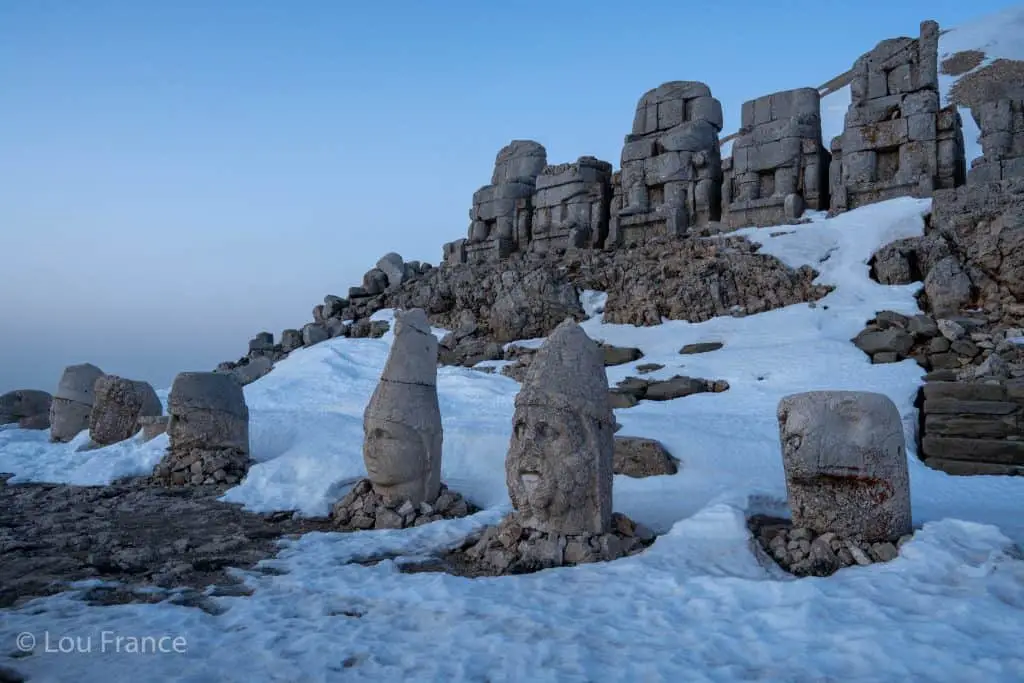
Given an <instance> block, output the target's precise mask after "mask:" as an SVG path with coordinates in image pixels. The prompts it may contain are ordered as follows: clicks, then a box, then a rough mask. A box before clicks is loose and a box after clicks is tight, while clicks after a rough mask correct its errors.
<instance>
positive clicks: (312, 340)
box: [302, 323, 331, 346]
mask: <svg viewBox="0 0 1024 683" xmlns="http://www.w3.org/2000/svg"><path fill="white" fill-rule="evenodd" d="M330 338H331V335H330V334H329V333H328V332H327V327H326V326H325V325H324V324H323V323H307V324H306V325H304V326H303V327H302V345H303V346H313V345H314V344H319V343H320V342H324V341H327V340H328V339H330Z"/></svg>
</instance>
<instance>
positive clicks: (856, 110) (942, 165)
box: [829, 21, 965, 212]
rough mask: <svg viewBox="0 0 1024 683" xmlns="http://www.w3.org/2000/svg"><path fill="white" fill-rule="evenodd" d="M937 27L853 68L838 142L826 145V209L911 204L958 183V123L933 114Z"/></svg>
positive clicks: (947, 114) (943, 113)
mask: <svg viewBox="0 0 1024 683" xmlns="http://www.w3.org/2000/svg"><path fill="white" fill-rule="evenodd" d="M938 40H939V25H938V24H937V23H935V22H934V21H925V22H922V23H921V33H920V36H919V37H918V38H917V39H912V38H907V37H901V38H890V39H888V40H883V41H882V42H880V43H879V44H878V45H877V46H876V47H875V48H874V49H873V50H871V51H870V52H868V53H866V54H864V55H862V56H861V57H860V58H859V59H858V60H857V61H856V62H855V64H854V68H853V71H854V75H853V79H852V81H851V83H850V99H851V101H850V108H849V109H848V110H847V113H846V120H845V125H844V129H843V134H842V135H841V136H839V137H837V138H835V139H834V140H832V145H831V149H832V164H831V168H830V174H829V175H830V178H829V183H830V189H831V195H832V197H831V209H832V211H833V212H840V211H846V210H848V209H854V208H857V207H858V206H863V205H865V204H871V203H874V202H879V201H884V200H886V199H892V198H894V197H901V196H912V197H928V196H931V194H932V192H933V191H935V190H937V189H943V188H952V187H956V186H957V185H960V184H962V183H963V177H964V172H965V169H964V161H963V160H964V152H963V134H962V132H961V130H960V115H959V114H958V113H957V110H956V107H955V106H952V105H951V106H948V107H945V108H940V106H939V105H940V102H939V99H940V98H939V89H938Z"/></svg>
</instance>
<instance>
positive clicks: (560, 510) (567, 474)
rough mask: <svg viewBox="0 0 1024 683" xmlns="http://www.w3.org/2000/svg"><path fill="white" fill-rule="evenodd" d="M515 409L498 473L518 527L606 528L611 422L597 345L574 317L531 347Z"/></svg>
mask: <svg viewBox="0 0 1024 683" xmlns="http://www.w3.org/2000/svg"><path fill="white" fill-rule="evenodd" d="M515 406H516V408H515V415H514V417H513V433H512V438H511V440H510V443H509V450H508V455H507V457H506V460H505V477H506V483H507V484H508V489H509V496H510V497H511V499H512V504H513V506H514V507H515V509H516V511H517V514H518V515H519V516H520V517H521V518H522V519H523V520H524V522H523V523H524V526H527V527H529V528H533V529H537V530H539V531H542V532H546V533H552V534H580V533H584V532H588V533H597V534H603V533H607V532H608V531H609V530H610V524H611V515H612V471H613V462H614V450H615V448H614V441H613V426H614V424H615V419H614V416H613V414H612V409H611V406H610V405H609V402H608V380H607V378H606V376H605V371H604V358H603V354H602V353H601V349H600V348H599V347H598V345H597V344H596V343H595V342H594V341H593V340H592V339H590V338H589V337H588V336H587V335H586V333H585V332H584V331H583V329H582V328H580V327H579V326H578V325H577V324H576V323H575V322H573V321H571V320H566V321H565V322H563V323H562V324H560V325H559V326H558V327H557V328H556V329H555V331H554V332H553V333H552V334H551V335H550V336H549V337H548V339H547V340H546V341H545V342H544V345H543V346H541V348H540V349H539V350H538V351H537V353H536V355H535V356H534V359H533V362H532V363H531V364H530V366H529V368H528V369H527V372H526V377H525V379H524V382H523V386H522V389H521V390H520V391H519V394H518V395H517V396H516V400H515Z"/></svg>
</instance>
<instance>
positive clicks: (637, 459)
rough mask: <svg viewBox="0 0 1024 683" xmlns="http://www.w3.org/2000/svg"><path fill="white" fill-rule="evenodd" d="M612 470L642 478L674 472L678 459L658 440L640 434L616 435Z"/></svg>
mask: <svg viewBox="0 0 1024 683" xmlns="http://www.w3.org/2000/svg"><path fill="white" fill-rule="evenodd" d="M613 470H614V472H615V474H624V475H626V476H627V477H634V478H637V479H639V478H642V477H654V476H658V475H666V474H675V473H676V472H678V471H679V467H678V461H677V460H676V459H675V458H673V457H672V455H671V454H670V453H669V452H668V451H667V450H666V449H665V446H664V445H662V443H661V442H660V441H656V440H654V439H645V438H643V437H640V436H616V437H615V457H614V464H613Z"/></svg>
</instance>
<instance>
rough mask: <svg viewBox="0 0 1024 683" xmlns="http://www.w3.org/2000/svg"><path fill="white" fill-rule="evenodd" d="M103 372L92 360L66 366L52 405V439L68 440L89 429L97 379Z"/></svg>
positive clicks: (55, 440)
mask: <svg viewBox="0 0 1024 683" xmlns="http://www.w3.org/2000/svg"><path fill="white" fill-rule="evenodd" d="M101 377H103V371H102V370H100V369H99V368H98V367H96V366H95V365H92V364H90V363H82V364H79V365H69V366H68V367H66V368H64V373H63V374H62V375H61V378H60V382H59V383H58V384H57V391H56V392H54V394H53V402H52V404H51V405H50V440H51V441H54V442H58V443H66V442H68V441H71V440H72V439H74V438H75V437H76V436H78V434H80V433H81V432H83V431H85V430H86V429H88V428H89V417H90V415H91V414H92V406H93V403H94V402H95V399H96V393H95V391H94V387H95V384H96V380H98V379H100V378H101Z"/></svg>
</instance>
